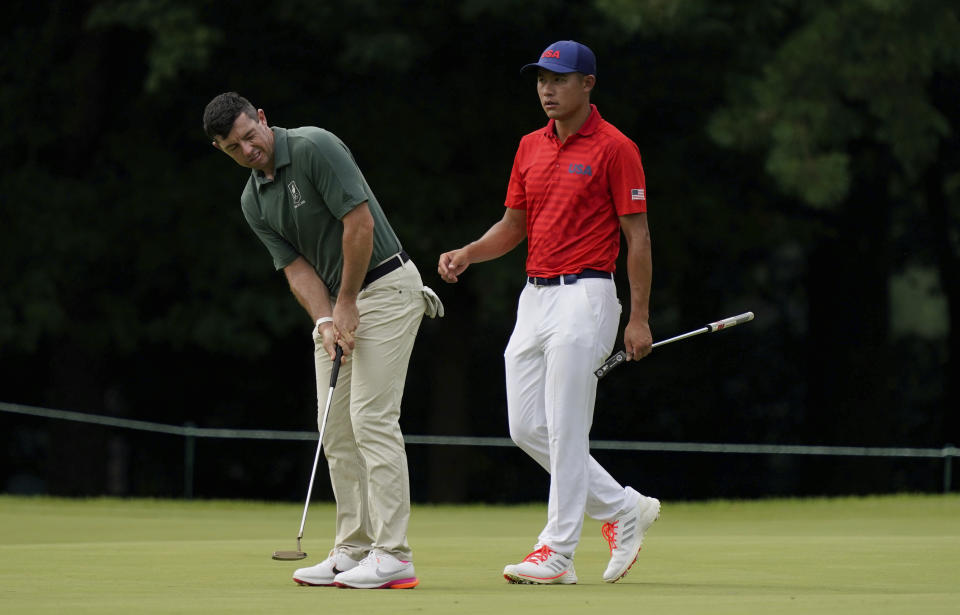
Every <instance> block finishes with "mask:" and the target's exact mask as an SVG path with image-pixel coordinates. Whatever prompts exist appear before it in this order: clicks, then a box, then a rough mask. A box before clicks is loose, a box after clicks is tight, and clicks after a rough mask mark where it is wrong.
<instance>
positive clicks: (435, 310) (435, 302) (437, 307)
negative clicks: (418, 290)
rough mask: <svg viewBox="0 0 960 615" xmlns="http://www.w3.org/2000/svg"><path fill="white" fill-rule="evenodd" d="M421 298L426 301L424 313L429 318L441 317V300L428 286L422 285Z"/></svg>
mask: <svg viewBox="0 0 960 615" xmlns="http://www.w3.org/2000/svg"><path fill="white" fill-rule="evenodd" d="M423 299H424V301H426V302H427V309H426V312H425V314H426V315H427V316H428V317H430V318H437V317H440V318H443V302H442V301H440V297H438V296H437V293H435V292H433V289H432V288H430V287H429V286H424V287H423Z"/></svg>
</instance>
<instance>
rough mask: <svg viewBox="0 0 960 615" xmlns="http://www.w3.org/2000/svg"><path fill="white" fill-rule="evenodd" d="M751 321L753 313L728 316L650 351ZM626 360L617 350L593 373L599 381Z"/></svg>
mask: <svg viewBox="0 0 960 615" xmlns="http://www.w3.org/2000/svg"><path fill="white" fill-rule="evenodd" d="M751 320H753V312H744V313H743V314H740V315H738V316H730V317H729V318H724V319H723V320H718V321H716V322H711V323H710V324H708V325H706V326H704V327H701V328H699V329H696V330H694V331H688V332H686V333H681V334H680V335H677V336H674V337H671V338H669V339H665V340H662V341H660V342H657V343H655V344H654V345H653V346H651V349H652V348H656V347H657V346H663V345H664V344H669V343H670V342H676V341H679V340H682V339H686V338H688V337H693V336H694V335H700V334H701V333H716V332H717V331H722V330H723V329H729V328H730V327H733V326H736V325H739V324H743V323H745V322H750V321H751ZM626 360H627V352H626V351H625V350H618V351H617V352H616V353H615V354H614V355H613V356H611V357H610V358H609V359H607V360H606V361H604V362H603V365H601V366H600V367H599V368H598V369H597V370H596V371H594V372H593V373H594V375H595V376H596V377H597V379H598V380H599V379H600V378H603V377H604V376H606V375H607V374H609V373H610V370H612V369H613V368H614V367H617V366H618V365H620V364H621V363H624V362H626Z"/></svg>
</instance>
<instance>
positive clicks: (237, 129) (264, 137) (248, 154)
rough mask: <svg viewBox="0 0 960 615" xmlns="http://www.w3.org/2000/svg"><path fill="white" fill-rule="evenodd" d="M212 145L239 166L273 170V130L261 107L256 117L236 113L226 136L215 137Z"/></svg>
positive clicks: (266, 170) (267, 170)
mask: <svg viewBox="0 0 960 615" xmlns="http://www.w3.org/2000/svg"><path fill="white" fill-rule="evenodd" d="M213 145H214V147H216V148H217V149H219V150H220V151H222V152H223V153H225V154H226V155H228V156H230V157H231V158H233V160H234V161H235V162H236V163H237V164H239V165H240V166H241V167H247V168H248V169H256V170H258V171H265V172H272V171H273V151H274V150H273V131H272V130H270V126H269V125H267V118H266V116H265V115H264V113H263V109H259V110H258V111H257V118H256V119H254V118H252V117H250V116H249V115H247V114H246V113H241V114H240V115H238V116H237V119H235V120H234V121H233V128H232V129H231V130H230V134H228V135H227V136H226V138H220V137H216V138H215V139H214V141H213Z"/></svg>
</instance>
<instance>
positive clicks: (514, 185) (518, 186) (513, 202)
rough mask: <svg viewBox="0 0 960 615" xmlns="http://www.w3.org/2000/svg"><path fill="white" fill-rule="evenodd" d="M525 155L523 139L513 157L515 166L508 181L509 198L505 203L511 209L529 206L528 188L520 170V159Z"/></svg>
mask: <svg viewBox="0 0 960 615" xmlns="http://www.w3.org/2000/svg"><path fill="white" fill-rule="evenodd" d="M522 157H523V141H521V142H520V146H519V147H518V148H517V154H516V155H515V156H514V157H513V168H512V169H511V170H510V181H509V182H508V183H507V199H506V202H505V203H504V205H506V206H507V207H509V208H510V209H526V208H527V190H526V187H525V186H524V181H523V172H522V171H521V170H520V161H521V159H522Z"/></svg>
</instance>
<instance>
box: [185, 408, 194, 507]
mask: <svg viewBox="0 0 960 615" xmlns="http://www.w3.org/2000/svg"><path fill="white" fill-rule="evenodd" d="M196 426H197V424H196V423H194V422H193V421H187V422H186V423H184V427H186V430H185V435H186V437H185V438H184V443H183V497H184V499H186V500H192V499H193V466H194V463H195V460H196V456H197V437H196V436H195V435H193V428H194V427H196Z"/></svg>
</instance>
